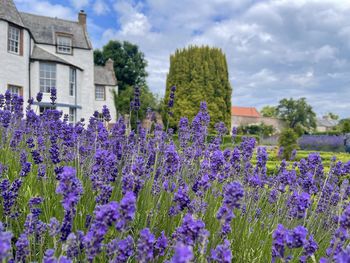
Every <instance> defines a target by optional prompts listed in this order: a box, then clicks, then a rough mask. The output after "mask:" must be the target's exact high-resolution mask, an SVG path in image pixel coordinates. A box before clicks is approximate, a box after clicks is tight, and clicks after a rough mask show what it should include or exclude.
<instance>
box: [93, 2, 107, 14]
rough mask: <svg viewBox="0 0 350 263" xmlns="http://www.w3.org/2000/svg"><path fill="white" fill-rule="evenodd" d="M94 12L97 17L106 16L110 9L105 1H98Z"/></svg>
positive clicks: (94, 6)
mask: <svg viewBox="0 0 350 263" xmlns="http://www.w3.org/2000/svg"><path fill="white" fill-rule="evenodd" d="M93 10H94V13H95V14H96V15H105V14H106V13H107V12H108V11H109V7H108V5H107V4H106V3H105V2H104V1H103V0H96V1H95V3H94V5H93Z"/></svg>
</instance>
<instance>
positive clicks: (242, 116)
mask: <svg viewBox="0 0 350 263" xmlns="http://www.w3.org/2000/svg"><path fill="white" fill-rule="evenodd" d="M261 123H264V124H265V125H272V126H273V127H274V128H275V130H276V132H280V131H282V130H283V128H284V127H285V123H284V121H282V120H280V119H277V118H272V117H262V116H261V114H260V113H259V111H258V110H257V109H256V108H254V107H238V106H233V107H232V108H231V129H232V128H233V127H239V126H249V125H253V124H255V125H259V124H261Z"/></svg>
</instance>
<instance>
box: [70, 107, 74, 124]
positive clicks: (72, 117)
mask: <svg viewBox="0 0 350 263" xmlns="http://www.w3.org/2000/svg"><path fill="white" fill-rule="evenodd" d="M75 114H76V109H75V108H69V122H70V123H75Z"/></svg>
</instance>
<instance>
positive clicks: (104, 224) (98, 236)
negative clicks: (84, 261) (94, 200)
mask: <svg viewBox="0 0 350 263" xmlns="http://www.w3.org/2000/svg"><path fill="white" fill-rule="evenodd" d="M118 207H119V205H118V203H117V202H110V203H108V204H106V205H101V206H97V207H96V209H95V211H94V214H95V220H94V222H93V223H92V225H91V227H90V229H89V231H88V233H87V234H86V235H85V237H84V247H85V251H86V255H87V257H88V260H90V261H92V260H93V259H94V258H95V257H96V256H97V255H98V254H99V253H100V251H101V247H102V242H103V240H104V238H105V235H106V234H107V232H108V228H109V227H110V226H112V225H113V223H115V222H116V221H117V219H118V217H119V213H118Z"/></svg>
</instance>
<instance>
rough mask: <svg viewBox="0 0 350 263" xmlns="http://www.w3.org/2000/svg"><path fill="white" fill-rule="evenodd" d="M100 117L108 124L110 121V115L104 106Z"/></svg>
mask: <svg viewBox="0 0 350 263" xmlns="http://www.w3.org/2000/svg"><path fill="white" fill-rule="evenodd" d="M102 116H103V119H104V120H105V121H106V122H110V121H111V120H112V118H111V114H110V112H109V109H108V108H107V106H106V105H103V108H102Z"/></svg>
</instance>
